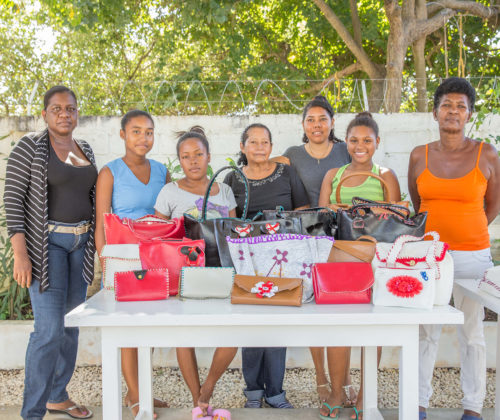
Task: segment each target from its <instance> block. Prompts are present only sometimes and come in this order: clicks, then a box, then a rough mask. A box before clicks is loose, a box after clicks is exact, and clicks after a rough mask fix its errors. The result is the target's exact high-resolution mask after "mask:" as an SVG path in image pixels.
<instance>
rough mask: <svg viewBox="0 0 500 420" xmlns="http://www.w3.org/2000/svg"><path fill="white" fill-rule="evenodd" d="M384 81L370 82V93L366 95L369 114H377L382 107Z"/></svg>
mask: <svg viewBox="0 0 500 420" xmlns="http://www.w3.org/2000/svg"><path fill="white" fill-rule="evenodd" d="M384 86H385V80H384V79H377V80H372V81H371V88H370V93H369V94H368V106H369V107H370V112H379V111H380V109H381V108H382V106H383V105H384Z"/></svg>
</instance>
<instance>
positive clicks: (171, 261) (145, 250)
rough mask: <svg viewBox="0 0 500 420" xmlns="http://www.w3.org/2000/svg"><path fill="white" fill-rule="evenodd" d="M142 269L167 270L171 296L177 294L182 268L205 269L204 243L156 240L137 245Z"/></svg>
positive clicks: (201, 241) (199, 241)
mask: <svg viewBox="0 0 500 420" xmlns="http://www.w3.org/2000/svg"><path fill="white" fill-rule="evenodd" d="M139 255H140V258H141V264H142V268H143V269H145V270H146V269H148V270H149V269H151V268H167V269H168V274H169V282H170V289H169V293H170V295H171V296H173V295H176V294H177V293H178V292H179V275H180V273H181V269H182V267H205V241H204V240H203V239H196V240H192V239H187V238H184V239H183V240H175V239H172V240H156V241H146V242H141V243H140V244H139Z"/></svg>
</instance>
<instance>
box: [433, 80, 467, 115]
mask: <svg viewBox="0 0 500 420" xmlns="http://www.w3.org/2000/svg"><path fill="white" fill-rule="evenodd" d="M448 93H463V94H464V95H465V96H467V98H468V99H469V106H470V110H471V112H472V111H474V105H475V103H476V89H474V87H473V86H472V85H471V84H470V83H469V82H468V81H467V80H466V79H464V78H462V77H449V78H448V79H445V80H443V82H442V83H441V84H440V85H439V86H438V88H437V89H436V92H434V109H437V108H438V107H439V104H440V102H441V98H442V97H443V96H444V95H446V94H448Z"/></svg>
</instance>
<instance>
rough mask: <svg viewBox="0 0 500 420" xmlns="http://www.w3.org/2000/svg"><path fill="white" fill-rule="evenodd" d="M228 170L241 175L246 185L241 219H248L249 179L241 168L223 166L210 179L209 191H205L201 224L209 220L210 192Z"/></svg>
mask: <svg viewBox="0 0 500 420" xmlns="http://www.w3.org/2000/svg"><path fill="white" fill-rule="evenodd" d="M228 169H230V170H232V171H235V172H236V173H238V174H240V175H241V177H242V178H243V184H244V185H245V204H244V206H243V213H242V214H241V218H242V219H246V218H247V212H248V202H249V200H250V185H249V184H248V179H247V177H246V176H245V174H244V173H243V171H242V170H241V169H240V168H237V167H236V166H223V167H222V168H220V169H219V170H218V171H217V172H215V174H213V175H212V178H210V182H209V184H208V187H207V191H205V197H203V205H202V208H201V219H200V222H204V221H205V220H207V204H208V198H209V197H210V191H211V190H212V186H213V185H214V182H215V179H216V178H217V176H218V175H219V174H220V173H221V172H223V171H226V170H228Z"/></svg>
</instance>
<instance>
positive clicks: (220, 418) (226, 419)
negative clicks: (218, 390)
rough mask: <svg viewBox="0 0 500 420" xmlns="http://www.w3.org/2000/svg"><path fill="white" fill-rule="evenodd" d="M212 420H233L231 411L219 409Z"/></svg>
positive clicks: (215, 411)
mask: <svg viewBox="0 0 500 420" xmlns="http://www.w3.org/2000/svg"><path fill="white" fill-rule="evenodd" d="M212 420H231V413H230V412H229V410H225V409H223V408H218V409H217V410H214V412H213V417H212Z"/></svg>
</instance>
